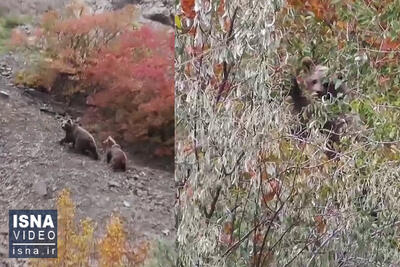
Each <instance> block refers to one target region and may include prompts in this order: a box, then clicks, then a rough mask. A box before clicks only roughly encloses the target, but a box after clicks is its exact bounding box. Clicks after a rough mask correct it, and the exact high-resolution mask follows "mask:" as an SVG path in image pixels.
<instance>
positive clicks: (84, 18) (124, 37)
mask: <svg viewBox="0 0 400 267" xmlns="http://www.w3.org/2000/svg"><path fill="white" fill-rule="evenodd" d="M135 11H136V10H135V8H134V7H133V6H127V7H125V8H123V9H120V10H117V11H110V12H104V13H100V14H90V13H89V11H88V9H87V8H85V6H83V5H81V4H76V3H75V4H72V5H70V6H69V7H68V8H67V10H66V11H64V12H61V13H58V12H55V11H52V12H48V13H46V14H45V15H44V16H43V18H42V23H41V26H40V28H39V29H37V30H35V31H33V34H32V36H31V37H34V38H31V39H32V40H35V43H34V45H31V47H30V48H36V49H38V50H39V51H40V53H39V54H40V55H41V56H42V58H40V59H39V61H38V62H36V65H35V67H34V68H33V70H32V71H27V72H25V73H22V74H21V75H19V76H18V81H17V82H18V83H21V84H26V85H29V86H33V87H38V88H42V89H43V88H44V89H45V90H47V91H48V92H51V91H54V90H55V91H56V92H57V93H59V91H60V90H62V93H63V95H66V96H70V95H72V94H75V93H77V92H80V93H82V92H83V93H84V94H86V95H89V96H88V98H87V102H90V104H92V105H94V106H96V107H97V108H96V109H92V110H91V111H90V112H88V114H87V116H86V119H90V120H91V121H93V118H96V121H101V122H102V123H101V125H97V126H96V128H98V129H99V130H100V131H104V132H106V133H107V134H110V135H113V136H114V137H116V138H117V139H119V138H121V139H123V140H125V141H126V142H135V141H138V140H144V139H150V140H151V141H156V142H158V143H162V144H163V146H161V147H159V149H157V153H158V154H166V153H168V151H169V153H170V154H171V152H172V148H173V137H174V136H173V128H174V127H173V126H174V80H173V77H174V76H173V74H174V69H173V67H174V61H173V60H174V35H173V32H172V31H171V32H168V31H167V30H165V29H152V28H150V27H149V26H142V27H141V28H139V29H134V19H135V18H136V15H137V14H136V12H135ZM28 38H29V37H28ZM25 39H26V38H25ZM14 41H15V42H16V43H22V42H23V41H24V38H22V36H20V35H17V34H15V35H14ZM50 74H51V75H50ZM46 77H51V79H48V78H47V79H46ZM28 83H29V84H28ZM60 87H61V89H60ZM171 129H172V130H171ZM166 147H168V149H166Z"/></svg>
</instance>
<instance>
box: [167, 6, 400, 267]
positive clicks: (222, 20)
mask: <svg viewBox="0 0 400 267" xmlns="http://www.w3.org/2000/svg"><path fill="white" fill-rule="evenodd" d="M399 4H400V2H399V1H389V0H386V1H374V0H346V1H335V0H307V1H299V0H287V1H281V0H276V1H272V0H270V1H254V0H237V1H224V0H219V1H208V0H204V1H194V0H181V1H179V2H177V11H178V12H180V14H179V15H178V16H177V17H176V27H177V37H176V40H175V53H176V55H175V56H176V64H175V73H176V74H175V88H176V104H175V105H176V117H177V122H176V177H175V179H176V182H177V184H179V185H180V189H179V209H178V210H179V213H178V221H179V228H178V240H177V242H178V253H179V266H213V267H214V266H257V267H259V266H398V265H399V264H400V261H399V259H400V235H399V230H400V228H399V226H400V219H399V209H400V206H399V201H398V200H399V196H400V180H399V156H400V151H399V148H400V147H399V133H400V132H399V130H400V128H399V125H400V124H399V115H400V98H399V89H400V87H399V85H400V79H399V60H400V55H399V52H400V50H399V48H400V39H399V32H400V24H399V23H400V22H399V18H398V17H399V14H400V5H399ZM305 56H309V57H311V58H312V59H313V60H314V61H315V62H316V63H318V64H323V65H326V66H328V67H329V69H330V73H332V74H333V73H341V74H342V76H343V77H344V80H345V82H346V84H347V87H348V88H349V90H350V94H349V96H348V97H345V99H344V100H343V101H340V102H337V101H316V102H315V103H314V104H315V105H314V106H315V109H314V116H313V120H312V121H311V122H310V123H309V125H308V126H309V129H310V132H311V134H310V137H308V138H307V139H306V140H305V141H304V140H299V138H298V137H297V136H295V135H293V134H292V130H293V127H295V126H296V125H298V124H299V120H298V118H296V117H294V116H293V115H291V112H290V110H291V106H290V103H289V101H287V95H288V92H289V89H290V77H291V75H294V74H295V72H296V70H297V69H298V68H299V67H300V66H299V62H300V60H301V59H302V58H303V57H305ZM340 112H347V113H349V114H352V115H354V116H355V117H357V118H359V119H360V123H359V124H355V125H349V127H348V129H347V130H348V131H347V133H346V134H345V135H344V136H343V138H342V139H341V141H340V144H339V145H338V146H336V147H335V149H337V150H338V151H339V157H338V159H336V160H329V159H328V158H327V157H326V156H325V153H324V148H325V146H326V141H327V140H326V135H324V134H322V133H321V132H320V130H319V126H318V125H323V123H324V122H326V121H327V120H328V119H329V118H332V117H333V116H337V114H339V113H340ZM351 126H354V127H351Z"/></svg>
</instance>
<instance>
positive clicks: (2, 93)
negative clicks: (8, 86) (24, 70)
mask: <svg viewBox="0 0 400 267" xmlns="http://www.w3.org/2000/svg"><path fill="white" fill-rule="evenodd" d="M0 96H1V97H2V98H9V97H10V95H9V94H8V93H7V92H5V91H0Z"/></svg>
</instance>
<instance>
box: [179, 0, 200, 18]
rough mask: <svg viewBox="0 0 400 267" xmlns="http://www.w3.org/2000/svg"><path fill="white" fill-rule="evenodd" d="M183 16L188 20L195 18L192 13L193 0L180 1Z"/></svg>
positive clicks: (194, 14) (194, 13)
mask: <svg viewBox="0 0 400 267" xmlns="http://www.w3.org/2000/svg"><path fill="white" fill-rule="evenodd" d="M181 5H182V10H183V14H184V15H185V16H186V17H187V18H190V19H193V18H194V17H195V16H196V12H194V0H181Z"/></svg>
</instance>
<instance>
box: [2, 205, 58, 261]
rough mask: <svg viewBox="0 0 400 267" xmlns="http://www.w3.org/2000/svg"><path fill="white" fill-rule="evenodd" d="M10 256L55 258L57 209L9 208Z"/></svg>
mask: <svg viewBox="0 0 400 267" xmlns="http://www.w3.org/2000/svg"><path fill="white" fill-rule="evenodd" d="M8 216H9V221H8V222H9V257H10V258H57V210H9V212H8Z"/></svg>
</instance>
